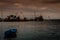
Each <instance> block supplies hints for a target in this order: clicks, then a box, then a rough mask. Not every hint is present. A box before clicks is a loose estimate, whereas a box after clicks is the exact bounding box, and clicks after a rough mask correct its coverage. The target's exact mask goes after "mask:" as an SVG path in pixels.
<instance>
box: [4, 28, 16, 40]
mask: <svg viewBox="0 0 60 40" xmlns="http://www.w3.org/2000/svg"><path fill="white" fill-rule="evenodd" d="M16 33H17V29H15V28H14V29H9V30H7V31H5V33H4V38H5V39H8V38H16V37H17V34H16Z"/></svg>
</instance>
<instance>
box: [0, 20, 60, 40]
mask: <svg viewBox="0 0 60 40" xmlns="http://www.w3.org/2000/svg"><path fill="white" fill-rule="evenodd" d="M11 28H17V31H18V32H17V38H15V39H14V40H60V22H51V21H43V22H0V40H5V39H4V32H5V31H6V30H9V29H11Z"/></svg>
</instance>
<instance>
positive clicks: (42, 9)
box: [0, 0, 60, 19]
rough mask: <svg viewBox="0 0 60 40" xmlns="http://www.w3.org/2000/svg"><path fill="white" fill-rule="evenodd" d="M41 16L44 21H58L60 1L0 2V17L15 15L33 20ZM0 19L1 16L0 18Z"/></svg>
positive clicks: (24, 0) (13, 0)
mask: <svg viewBox="0 0 60 40" xmlns="http://www.w3.org/2000/svg"><path fill="white" fill-rule="evenodd" d="M34 12H35V13H36V16H37V17H38V16H40V15H43V17H44V18H45V19H60V0H0V15H1V13H3V18H4V17H6V16H7V15H11V14H13V15H17V16H20V17H21V18H23V16H25V17H27V18H34ZM0 17H1V16H0Z"/></svg>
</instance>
